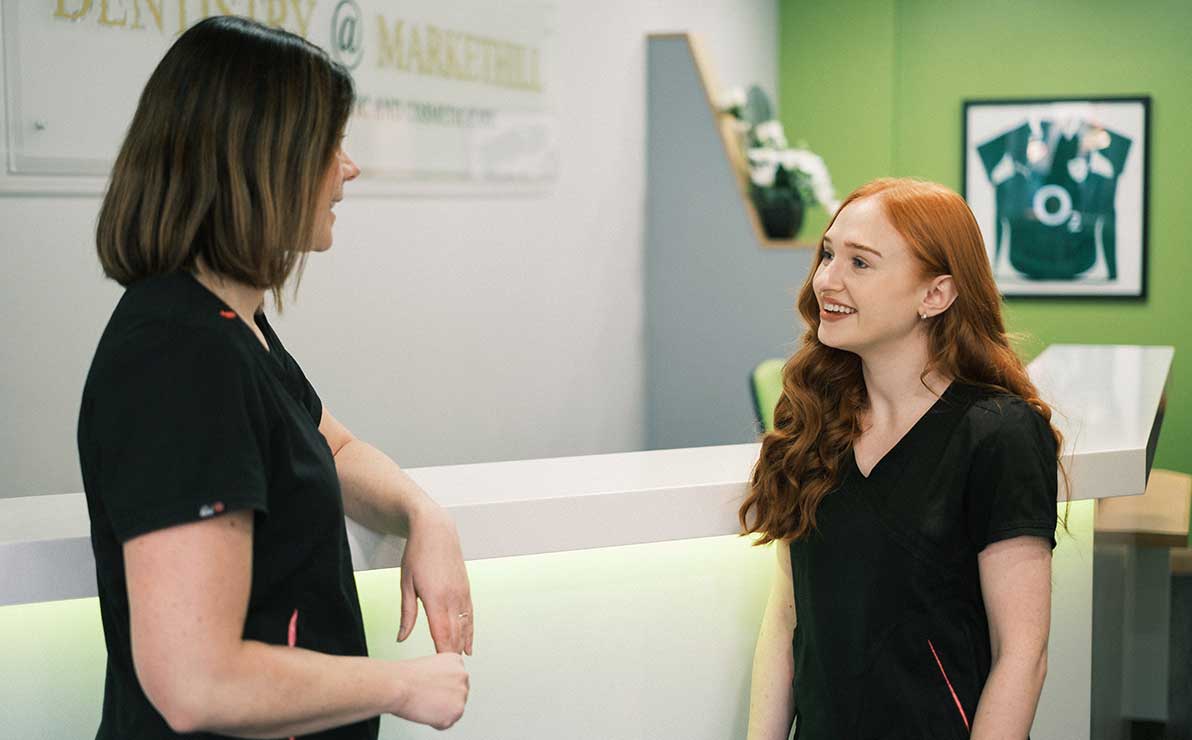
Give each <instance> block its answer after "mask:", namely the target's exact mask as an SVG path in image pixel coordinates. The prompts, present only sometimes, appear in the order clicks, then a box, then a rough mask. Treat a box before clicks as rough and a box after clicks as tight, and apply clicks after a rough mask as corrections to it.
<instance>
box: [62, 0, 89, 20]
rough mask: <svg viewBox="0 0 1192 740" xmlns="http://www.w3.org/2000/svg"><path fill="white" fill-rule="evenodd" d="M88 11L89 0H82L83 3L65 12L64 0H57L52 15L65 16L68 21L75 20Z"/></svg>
mask: <svg viewBox="0 0 1192 740" xmlns="http://www.w3.org/2000/svg"><path fill="white" fill-rule="evenodd" d="M90 12H91V0H83V4H82V5H81V6H79V9H78V10H75V11H72V12H67V10H66V0H58V7H57V8H56V9H55V10H54V17H55V18H65V19H66V20H68V21H77V20H78V19H80V18H82V17H83V16H85V15H87V14H88V13H90Z"/></svg>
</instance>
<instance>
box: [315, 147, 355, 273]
mask: <svg viewBox="0 0 1192 740" xmlns="http://www.w3.org/2000/svg"><path fill="white" fill-rule="evenodd" d="M359 175H360V168H359V167H357V166H356V163H355V162H353V161H352V158H351V157H349V156H348V153H347V152H345V151H344V150H343V147H342V146H341V147H340V148H338V149H336V151H335V158H334V159H333V160H332V161H331V166H330V167H329V168H327V174H326V175H324V176H323V185H322V187H320V188H319V198H318V201H317V202H316V203H315V207H316V208H317V209H318V210H319V213H318V215H317V217H316V219H315V239H314V247H313V249H314V251H316V252H325V251H327V250H328V249H330V248H331V241H332V236H331V226H332V225H333V224H334V223H335V213H334V212H333V211H332V210H331V209H332V208H334V207H335V204H336V203H338V202H339V201H341V200H343V198H344V183H345V182H351V181H352V180H355V179H356V177H357V176H359Z"/></svg>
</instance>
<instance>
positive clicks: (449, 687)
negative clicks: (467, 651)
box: [390, 652, 468, 730]
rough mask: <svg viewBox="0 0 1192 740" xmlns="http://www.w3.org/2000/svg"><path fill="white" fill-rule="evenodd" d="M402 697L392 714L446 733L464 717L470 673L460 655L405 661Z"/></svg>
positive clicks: (401, 665) (444, 654)
mask: <svg viewBox="0 0 1192 740" xmlns="http://www.w3.org/2000/svg"><path fill="white" fill-rule="evenodd" d="M395 665H397V666H400V667H401V673H402V676H401V685H402V687H403V688H402V692H401V697H400V698H399V699H398V701H397V703H396V705H395V706H394V707H393V709H392V710H391V711H390V713H391V714H395V715H397V716H398V717H401V718H402V719H408V720H410V721H411V722H418V723H420V724H424V725H430V726H431V727H433V728H435V729H436V730H446V729H447V728H448V727H451V726H452V725H454V724H455V723H456V722H458V721H459V718H460V717H462V716H463V714H464V704H466V703H467V701H468V671H467V669H466V668H464V659H463V656H461V655H460V654H458V653H453V652H452V653H440V654H438V655H431V656H427V657H425V658H414V659H412V660H403V661H401V662H400V663H396V664H395Z"/></svg>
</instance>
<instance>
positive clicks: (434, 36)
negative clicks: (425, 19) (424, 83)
mask: <svg viewBox="0 0 1192 740" xmlns="http://www.w3.org/2000/svg"><path fill="white" fill-rule="evenodd" d="M442 37H443V34H442V33H441V32H440V31H439V29H437V28H435V27H434V26H427V27H426V65H427V66H428V67H430V73H431V74H432V75H441V74H443V60H442V59H440V58H439V53H440V52H441V51H442V46H443V45H442Z"/></svg>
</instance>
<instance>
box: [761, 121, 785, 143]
mask: <svg viewBox="0 0 1192 740" xmlns="http://www.w3.org/2000/svg"><path fill="white" fill-rule="evenodd" d="M753 135H754V136H756V137H757V140H758V141H759V142H761V144H762V146H769V147H773V148H775V149H786V132H785V131H784V130H783V129H782V124H781V123H780V122H778V121H774V120H770V121H766V122H765V123H759V124H758V125H757V126H754V128H753Z"/></svg>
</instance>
